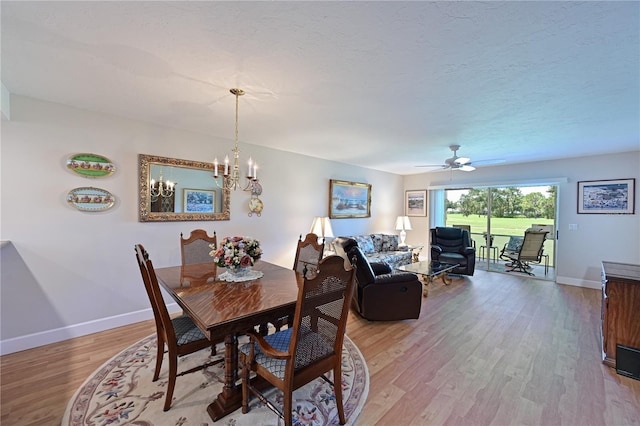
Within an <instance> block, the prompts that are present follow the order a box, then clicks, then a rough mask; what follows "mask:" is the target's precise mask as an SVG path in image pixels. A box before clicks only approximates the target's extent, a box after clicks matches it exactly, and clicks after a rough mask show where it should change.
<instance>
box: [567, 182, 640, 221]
mask: <svg viewBox="0 0 640 426" xmlns="http://www.w3.org/2000/svg"><path fill="white" fill-rule="evenodd" d="M635 183H636V180H635V179H610V180H585V181H581V182H578V213H579V214H634V213H635V197H634V196H635Z"/></svg>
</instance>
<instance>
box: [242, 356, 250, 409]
mask: <svg viewBox="0 0 640 426" xmlns="http://www.w3.org/2000/svg"><path fill="white" fill-rule="evenodd" d="M248 412H249V368H248V363H247V357H246V356H245V357H244V362H243V363H242V414H247V413H248Z"/></svg>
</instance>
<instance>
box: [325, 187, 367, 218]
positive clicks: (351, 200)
mask: <svg viewBox="0 0 640 426" xmlns="http://www.w3.org/2000/svg"><path fill="white" fill-rule="evenodd" d="M329 217H330V218H332V219H343V218H350V217H371V185H370V184H367V183H358V182H347V181H343V180H334V179H331V180H330V181H329Z"/></svg>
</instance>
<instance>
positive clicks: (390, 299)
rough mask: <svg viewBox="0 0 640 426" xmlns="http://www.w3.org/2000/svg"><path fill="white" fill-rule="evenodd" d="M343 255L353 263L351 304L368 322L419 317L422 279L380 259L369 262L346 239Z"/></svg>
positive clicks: (351, 241)
mask: <svg viewBox="0 0 640 426" xmlns="http://www.w3.org/2000/svg"><path fill="white" fill-rule="evenodd" d="M349 242H350V244H347V245H346V246H345V254H346V256H347V257H348V259H349V260H350V262H351V263H352V264H353V265H355V266H356V280H357V282H358V286H357V288H356V291H355V292H354V294H353V300H352V307H353V309H354V310H355V311H356V312H358V313H359V314H360V316H361V317H363V318H365V319H367V320H369V321H398V320H405V319H415V318H418V317H419V316H420V307H421V306H422V282H420V280H419V279H418V276H417V275H416V274H413V273H411V272H401V271H392V270H391V267H390V266H389V265H388V264H386V263H383V262H369V261H368V260H367V257H366V256H365V255H364V253H363V251H362V250H361V249H360V247H358V245H357V244H356V243H355V240H353V239H349Z"/></svg>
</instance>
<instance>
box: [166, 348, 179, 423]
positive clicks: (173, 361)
mask: <svg viewBox="0 0 640 426" xmlns="http://www.w3.org/2000/svg"><path fill="white" fill-rule="evenodd" d="M177 375H178V356H177V355H175V354H169V383H167V397H166V398H165V400H164V408H163V410H164V411H169V408H171V398H173V390H174V389H175V387H176V376H177Z"/></svg>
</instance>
